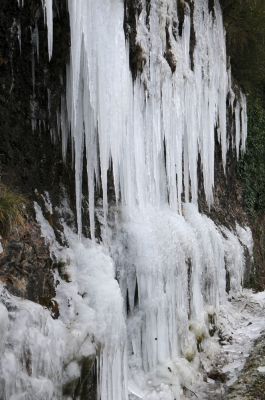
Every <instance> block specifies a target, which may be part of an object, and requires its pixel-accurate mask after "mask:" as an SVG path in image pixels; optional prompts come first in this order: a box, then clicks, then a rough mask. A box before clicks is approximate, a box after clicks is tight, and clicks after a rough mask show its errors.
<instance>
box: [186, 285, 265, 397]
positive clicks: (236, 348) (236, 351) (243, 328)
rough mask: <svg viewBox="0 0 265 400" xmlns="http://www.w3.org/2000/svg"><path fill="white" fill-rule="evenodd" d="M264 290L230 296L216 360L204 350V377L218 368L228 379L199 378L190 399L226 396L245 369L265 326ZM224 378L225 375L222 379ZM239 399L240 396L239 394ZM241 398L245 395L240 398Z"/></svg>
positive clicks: (224, 311) (222, 315)
mask: <svg viewBox="0 0 265 400" xmlns="http://www.w3.org/2000/svg"><path fill="white" fill-rule="evenodd" d="M264 310H265V292H261V293H253V292H252V291H250V290H244V291H243V293H242V295H241V296H240V297H238V298H237V299H231V302H230V304H228V305H226V306H223V307H222V309H221V311H220V317H219V323H220V326H222V327H223V330H222V337H223V339H224V341H223V342H222V343H221V344H222V346H221V347H219V350H218V351H217V353H216V356H215V357H214V362H213V361H212V360H210V359H209V358H207V356H206V355H205V354H204V353H201V354H202V364H203V366H204V369H205V374H204V375H205V380H206V377H207V373H209V372H210V371H213V370H215V371H219V372H220V377H222V376H224V375H222V374H225V376H226V377H227V380H226V382H225V383H222V382H218V381H217V380H216V381H214V380H212V379H210V378H207V382H205V381H202V380H200V381H199V382H198V383H197V384H196V385H194V386H193V387H192V390H193V392H194V393H192V392H189V394H188V395H186V397H187V398H188V399H195V398H198V399H200V400H212V399H213V398H214V399H215V400H219V399H225V398H226V397H225V393H226V392H227V389H228V388H229V387H230V386H232V385H233V384H234V383H235V382H236V380H237V378H238V376H239V375H240V372H241V371H242V369H243V367H244V365H245V362H246V359H247V358H248V356H249V354H250V352H251V350H252V348H253V345H254V342H255V340H256V339H257V338H259V337H260V336H261V335H262V334H264V330H265V318H264ZM220 380H222V379H220ZM238 400H240V399H239V398H238ZM241 400H242V399H241Z"/></svg>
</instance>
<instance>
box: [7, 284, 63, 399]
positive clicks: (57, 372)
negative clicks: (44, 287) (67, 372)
mask: <svg viewBox="0 0 265 400" xmlns="http://www.w3.org/2000/svg"><path fill="white" fill-rule="evenodd" d="M0 300H1V303H0V327H1V328H0V331H1V332H0V333H1V336H0V337H1V339H0V351H1V357H0V397H1V399H13V398H14V399H15V398H18V397H16V396H20V397H19V398H21V399H22V398H27V399H29V398H32V399H33V398H34V399H38V400H52V399H54V398H58V399H59V398H60V396H61V381H62V373H63V362H64V355H65V352H66V348H65V344H66V334H67V332H66V329H65V327H64V326H63V324H62V323H61V322H60V321H55V320H53V319H52V317H51V316H50V313H49V312H48V310H45V309H43V308H42V307H41V306H39V305H37V304H34V303H32V302H30V301H26V300H22V299H19V298H16V297H14V296H11V295H9V293H8V292H7V291H6V290H5V289H4V288H3V286H2V285H1V287H0Z"/></svg>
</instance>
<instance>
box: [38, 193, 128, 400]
mask: <svg viewBox="0 0 265 400" xmlns="http://www.w3.org/2000/svg"><path fill="white" fill-rule="evenodd" d="M46 197H47V194H46ZM35 211H36V218H37V221H38V222H39V224H40V227H41V232H42V235H43V237H44V238H45V240H46V243H47V244H49V246H50V250H51V254H52V256H53V257H56V258H57V259H58V260H59V261H60V262H63V263H64V264H65V274H66V275H67V276H68V279H67V281H68V282H66V281H65V280H62V279H61V277H60V276H59V275H58V276H56V280H57V281H58V282H60V284H59V285H58V286H57V290H56V291H57V296H56V300H57V302H58V304H59V309H60V319H61V320H62V322H63V323H64V325H65V326H66V327H67V328H68V330H69V334H70V338H69V339H68V341H69V343H68V346H69V347H68V351H69V355H68V358H69V359H70V360H73V359H75V358H77V360H79V359H80V358H82V357H85V356H88V355H90V354H93V353H95V351H96V350H97V352H98V367H99V374H100V375H99V387H98V390H99V394H98V396H99V398H100V396H101V398H102V399H106V400H107V399H108V400H126V398H127V393H128V391H127V353H126V327H125V319H124V307H123V299H122V296H121V291H120V288H119V285H118V282H117V280H116V279H115V271H114V263H113V261H112V259H111V257H110V256H109V255H108V251H107V249H106V248H104V247H103V246H100V245H96V244H95V243H94V242H92V241H91V240H89V239H85V238H83V239H82V240H81V241H80V240H79V237H78V236H77V235H76V234H74V233H73V232H72V230H71V229H70V228H68V227H67V226H65V230H64V234H65V239H66V240H67V242H68V246H69V247H66V248H64V247H61V246H60V245H59V244H58V242H57V241H56V239H55V235H54V231H53V229H52V227H51V226H50V224H49V223H48V221H47V220H46V219H45V218H44V216H43V213H42V211H41V208H40V207H39V206H38V204H36V203H35ZM75 370H76V369H75ZM66 373H67V374H68V372H66Z"/></svg>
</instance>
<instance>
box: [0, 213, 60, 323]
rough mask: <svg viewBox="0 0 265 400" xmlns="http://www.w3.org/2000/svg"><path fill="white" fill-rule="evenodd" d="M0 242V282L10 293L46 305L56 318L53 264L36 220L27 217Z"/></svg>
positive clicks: (57, 312)
mask: <svg viewBox="0 0 265 400" xmlns="http://www.w3.org/2000/svg"><path fill="white" fill-rule="evenodd" d="M2 245H3V250H4V251H3V253H2V254H1V255H0V281H1V282H2V283H4V284H5V286H6V287H7V289H8V291H9V292H10V293H12V294H14V295H16V296H19V297H22V298H25V299H29V300H31V301H34V302H36V303H39V304H41V305H43V306H45V307H47V308H49V309H50V310H51V312H52V315H53V317H54V318H57V317H58V314H59V310H58V306H57V304H56V302H55V301H54V300H52V298H53V297H54V296H55V287H54V277H53V273H52V270H53V267H54V266H55V265H54V263H53V261H52V260H51V257H50V253H49V250H48V248H47V246H46V244H45V242H44V239H43V238H41V234H40V229H39V227H38V226H37V224H36V222H35V221H34V220H32V219H29V220H28V221H27V222H25V225H24V226H23V227H19V228H17V229H14V230H13V232H12V233H11V234H10V235H9V237H8V239H5V240H2Z"/></svg>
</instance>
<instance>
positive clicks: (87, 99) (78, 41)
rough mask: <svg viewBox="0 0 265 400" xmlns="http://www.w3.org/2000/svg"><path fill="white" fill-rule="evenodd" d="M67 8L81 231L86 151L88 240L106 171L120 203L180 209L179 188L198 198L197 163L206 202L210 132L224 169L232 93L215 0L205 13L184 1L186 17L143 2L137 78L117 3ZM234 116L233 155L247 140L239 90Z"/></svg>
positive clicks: (171, 5) (201, 4)
mask: <svg viewBox="0 0 265 400" xmlns="http://www.w3.org/2000/svg"><path fill="white" fill-rule="evenodd" d="M68 6H69V14H70V26H71V43H72V46H71V62H70V67H69V69H68V83H67V93H68V94H67V110H68V115H69V120H70V125H71V136H72V143H73V148H74V155H75V171H76V196H77V215H78V218H77V219H78V227H79V232H81V198H82V193H81V192H82V190H81V188H82V171H83V151H84V148H85V149H86V154H85V157H86V160H87V174H88V191H89V207H90V226H91V235H92V237H93V236H94V226H95V223H94V196H95V193H94V190H95V187H101V189H102V193H103V207H104V212H105V217H106V215H107V209H108V198H107V196H108V194H107V192H108V183H109V178H110V176H111V175H112V179H113V183H114V188H115V194H116V199H117V200H121V202H122V204H124V205H129V206H130V205H131V206H136V205H137V206H140V207H142V206H143V207H144V206H146V205H147V204H153V205H154V206H160V205H161V204H164V203H165V202H167V201H168V202H169V205H170V207H171V208H172V209H175V210H176V211H178V212H180V213H181V199H182V196H183V195H184V196H185V200H186V201H190V200H191V201H192V202H194V203H196V202H197V197H198V194H197V193H198V178H197V176H198V166H199V168H200V169H201V170H202V173H203V185H204V191H205V196H206V199H207V202H208V204H209V205H210V204H211V203H212V200H213V187H214V149H215V138H216V137H217V138H218V139H219V141H220V143H221V147H222V158H223V165H224V168H225V164H226V153H227V147H228V138H227V127H226V126H227V118H226V114H227V106H226V101H227V96H230V99H231V96H232V94H234V92H233V91H232V88H231V76H230V70H229V68H228V66H227V62H226V58H227V57H226V47H225V31H224V27H223V20H222V12H221V8H220V4H219V2H218V1H216V2H215V5H214V12H211V13H209V9H208V3H207V2H206V1H204V0H198V1H196V2H194V4H193V3H192V5H190V6H189V5H188V4H187V3H185V4H184V5H183V7H184V20H183V21H181V20H180V17H179V16H178V15H177V6H176V2H173V1H161V2H158V1H155V0H153V1H151V3H150V9H149V14H148V15H147V8H146V7H145V5H144V3H143V6H142V8H141V12H140V14H139V15H138V16H137V15H136V16H135V18H136V39H135V40H136V44H137V46H138V47H139V48H140V49H141V53H140V56H139V57H141V58H142V60H141V63H142V66H143V70H142V72H138V74H137V77H136V79H135V80H133V79H132V75H131V72H130V66H129V51H131V50H129V48H128V46H129V44H128V43H127V42H126V40H125V35H124V30H123V29H124V27H123V22H124V4H123V2H122V1H121V0H115V1H110V0H103V1H101V2H100V3H95V2H94V1H92V0H89V1H77V0H73V1H69V4H68ZM181 7H182V6H181ZM147 21H148V23H147ZM110 38H111V39H110ZM135 57H136V56H135ZM233 103H234V100H231V107H233ZM235 121H236V150H237V154H239V146H240V143H241V147H242V149H244V147H245V140H246V103H245V97H244V96H243V95H240V96H239V98H238V99H237V103H236V108H235ZM64 125H65V126H66V123H65V124H64ZM63 151H64V154H65V141H64V150H63Z"/></svg>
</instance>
